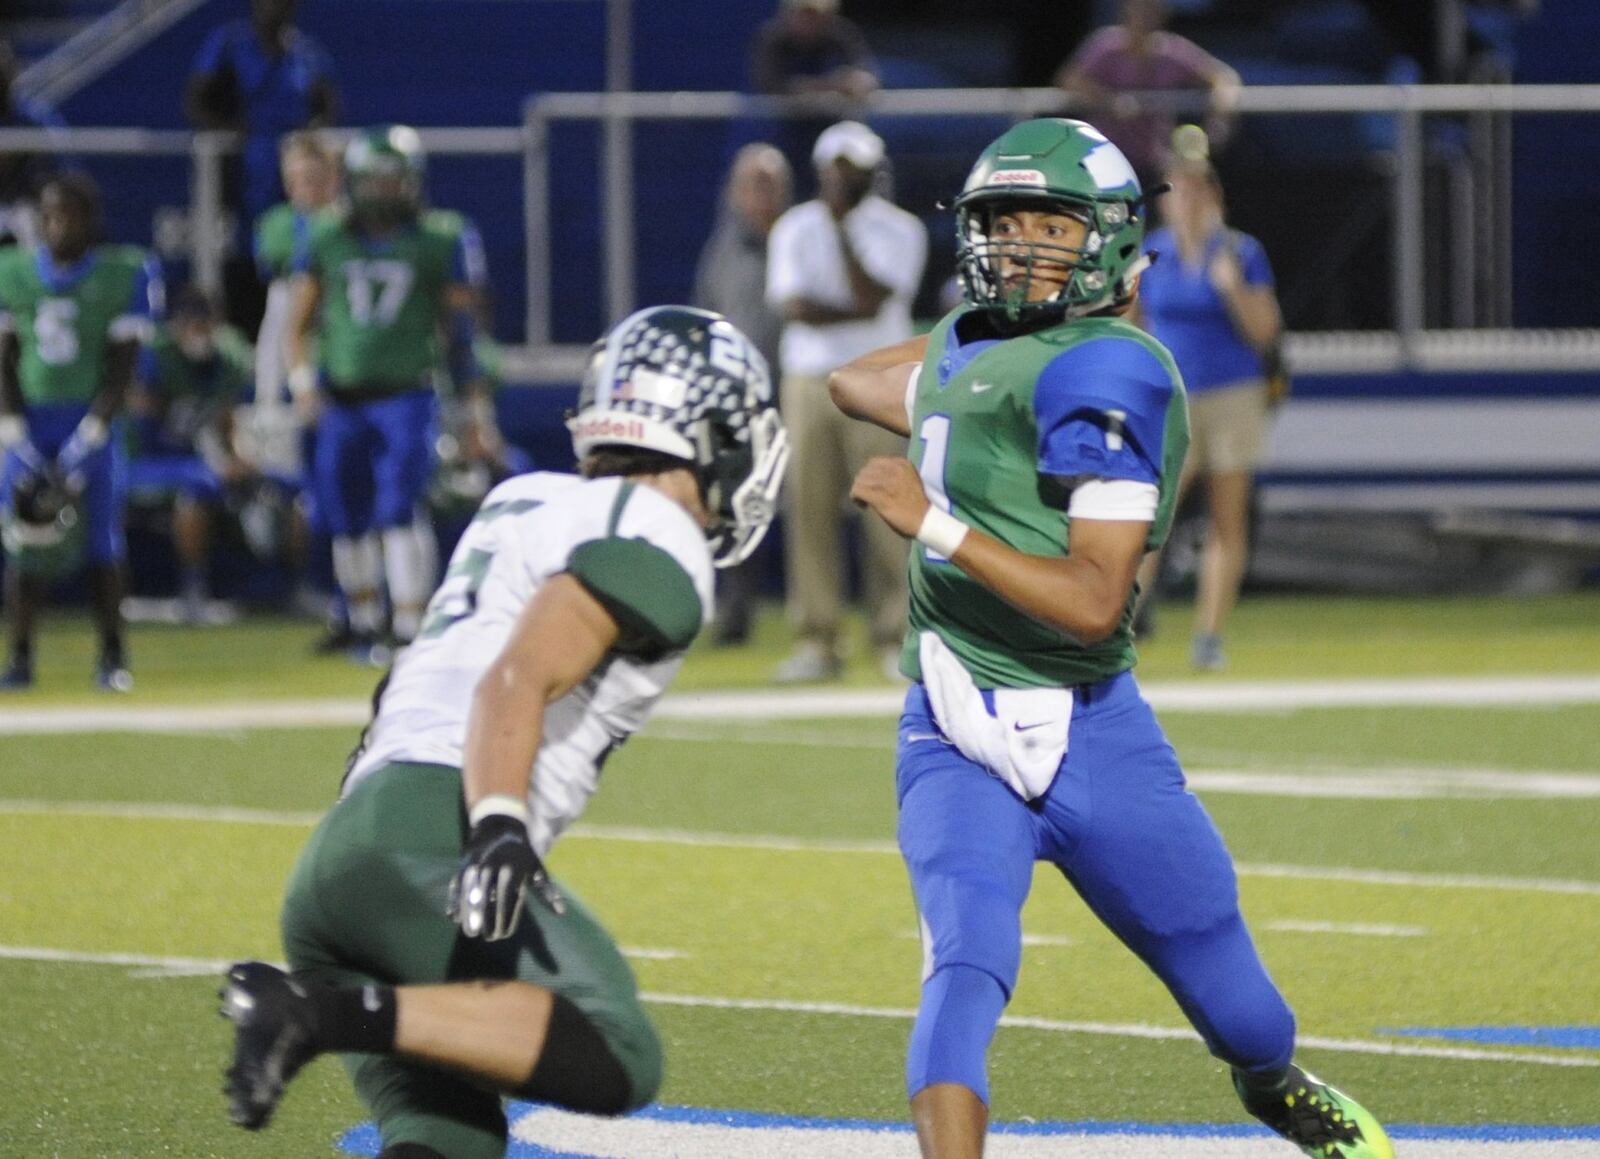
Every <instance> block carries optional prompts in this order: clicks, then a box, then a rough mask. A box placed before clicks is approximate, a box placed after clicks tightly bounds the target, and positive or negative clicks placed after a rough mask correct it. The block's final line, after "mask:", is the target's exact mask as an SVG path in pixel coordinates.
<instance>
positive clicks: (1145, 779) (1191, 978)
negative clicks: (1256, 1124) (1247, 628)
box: [895, 673, 1294, 1102]
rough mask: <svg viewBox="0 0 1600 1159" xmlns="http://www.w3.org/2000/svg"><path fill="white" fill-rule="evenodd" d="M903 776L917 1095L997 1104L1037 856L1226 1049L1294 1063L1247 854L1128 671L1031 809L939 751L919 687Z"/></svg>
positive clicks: (912, 1086)
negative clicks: (915, 952) (1249, 919)
mask: <svg viewBox="0 0 1600 1159" xmlns="http://www.w3.org/2000/svg"><path fill="white" fill-rule="evenodd" d="M895 776H896V791H897V795H898V799H899V805H900V821H899V841H900V851H901V854H902V855H903V856H904V858H905V862H906V867H907V869H908V871H909V873H910V876H911V886H912V891H913V894H914V896H915V901H916V905H917V911H918V914H919V916H920V918H921V921H922V927H923V930H922V933H923V950H924V955H925V963H924V977H923V995H922V1004H921V1007H920V1009H919V1011H918V1015H917V1021H916V1025H915V1026H914V1028H913V1030H912V1037H911V1048H910V1051H909V1056H908V1059H907V1067H906V1083H907V1088H908V1090H909V1093H910V1094H913V1095H915V1094H916V1093H917V1092H918V1091H919V1090H921V1089H922V1088H923V1087H926V1086H930V1085H932V1084H935V1083H948V1082H955V1083H960V1084H962V1085H964V1086H966V1087H968V1088H969V1089H971V1090H973V1091H975V1092H976V1093H977V1094H978V1095H979V1097H980V1098H983V1099H984V1101H985V1102H987V1101H988V1087H987V1079H986V1077H985V1068H984V1061H983V1060H984V1054H985V1053H986V1051H987V1047H988V1044H989V1040H990V1039H991V1038H992V1036H993V1034H994V1029H995V1023H996V1021H997V1020H998V1019H999V1017H1000V1012H1001V1010H1002V1009H1003V1008H1004V1006H1005V1003H1006V1002H1007V1001H1009V1000H1010V997H1011V992H1012V989H1013V987H1014V986H1015V984H1016V980H1017V971H1018V968H1019V966H1020V962H1021V944H1022V923H1021V913H1022V905H1023V902H1024V901H1026V900H1027V897H1028V890H1029V887H1030V886H1031V885H1032V882H1033V868H1034V863H1035V862H1036V861H1047V862H1050V863H1051V864H1052V865H1054V866H1056V868H1058V869H1059V870H1060V871H1061V873H1062V875H1063V876H1065V877H1066V879H1067V881H1068V882H1069V883H1070V884H1071V885H1072V887H1073V888H1074V889H1075V890H1077V892H1078V894H1079V896H1080V897H1082V898H1083V900H1084V902H1085V903H1086V904H1087V905H1088V906H1089V908H1090V910H1092V911H1093V912H1094V914H1095V916H1096V917H1098V918H1099V919H1100V920H1101V921H1102V922H1103V923H1104V924H1105V925H1106V926H1107V928H1109V929H1110V930H1111V932H1112V933H1114V934H1115V935H1116V936H1117V937H1118V938H1119V939H1120V940H1121V941H1122V942H1123V944H1124V945H1126V946H1127V947H1128V948H1129V949H1130V950H1132V951H1133V952H1134V953H1135V954H1137V955H1138V956H1139V958H1140V959H1141V960H1142V961H1143V962H1144V963H1145V965H1147V966H1149V967H1150V969H1151V970H1153V971H1154V972H1155V974H1156V976H1157V977H1159V978H1160V979H1161V981H1162V982H1163V983H1164V984H1165V985H1166V987H1167V989H1168V990H1169V991H1171V993H1172V996H1173V997H1174V998H1175V999H1176V1000H1177V1002H1178V1005H1179V1007H1180V1008H1181V1009H1182V1010H1183V1012H1184V1014H1185V1015H1186V1016H1187V1017H1188V1019H1189V1021H1190V1022H1191V1023H1193V1024H1194V1026H1195V1028H1196V1029H1197V1030H1198V1031H1199V1032H1200V1035H1201V1037H1202V1038H1203V1039H1204V1040H1205V1043H1206V1045H1207V1047H1208V1048H1209V1049H1210V1050H1211V1053H1212V1054H1214V1055H1216V1056H1217V1057H1218V1058H1220V1059H1222V1060H1223V1061H1225V1062H1227V1063H1229V1064H1231V1065H1233V1066H1237V1067H1241V1068H1243V1069H1245V1070H1252V1071H1267V1070H1271V1069H1275V1068H1278V1067H1282V1066H1285V1065H1287V1064H1288V1062H1289V1059H1290V1056H1291V1055H1292V1053H1293V1048H1294V1015H1293V1014H1292V1013H1291V1012H1290V1010H1289V1007H1288V1005H1287V1003H1285V1001H1284V999H1283V996H1282V995H1281V994H1280V993H1279V992H1278V989H1277V987H1276V986H1275V985H1274V984H1273V982H1272V979H1271V978H1270V977H1269V976H1268V975H1267V971H1266V968H1265V967H1264V966H1263V965H1262V962H1261V959H1260V956H1259V955H1258V954H1257V953H1256V949H1255V945H1254V943H1253V942H1252V941H1251V939H1250V934H1249V931H1248V930H1247V929H1246V928H1245V924H1244V920H1243V918H1242V917H1241V915H1240V912H1239V894H1238V881H1237V878H1236V877H1235V874H1234V869H1233V862H1232V859H1231V858H1230V857H1229V854H1228V851H1227V849H1226V847H1225V846H1224V845H1223V843H1222V837H1221V835H1220V834H1219V833H1218V832H1217V829H1216V827H1215V826H1214V825H1213V824H1212V822H1211V818H1210V817H1209V816H1208V815H1207V813H1206V811H1205V809H1204V807H1203V806H1202V805H1201V804H1200V801H1199V800H1198V799H1197V798H1196V797H1195V796H1194V795H1193V794H1191V793H1189V792H1188V790H1187V789H1186V787H1185V783H1184V778H1183V771H1182V769H1181V768H1180V767H1179V765H1178V758H1177V754H1176V753H1174V752H1173V750H1172V746H1171V745H1170V744H1169V743H1168V742H1167V738H1166V736H1165V734H1163V732H1162V731H1161V726H1160V725H1159V724H1158V723H1157V722H1156V719H1155V714H1154V713H1153V712H1152V711H1151V710H1150V706H1149V704H1147V703H1146V702H1145V700H1144V697H1143V696H1142V695H1141V694H1140V692H1139V688H1138V685H1137V683H1136V682H1135V681H1134V679H1133V675H1132V674H1131V673H1123V674H1122V675H1120V676H1115V677H1112V678H1111V679H1109V680H1106V681H1103V682H1101V683H1099V684H1093V685H1087V686H1083V687H1080V688H1079V689H1078V690H1077V691H1076V694H1075V696H1074V705H1073V710H1072V724H1071V728H1070V730H1069V735H1068V747H1067V755H1066V758H1065V759H1064V760H1063V761H1062V764H1061V768H1060V771H1059V772H1058V773H1057V775H1056V779H1055V782H1054V783H1053V784H1052V785H1051V787H1050V789H1049V790H1048V791H1047V792H1046V793H1045V794H1044V795H1043V796H1042V797H1040V798H1038V799H1037V800H1035V801H1033V802H1025V801H1023V799H1022V798H1021V797H1020V796H1018V795H1017V794H1016V793H1015V792H1013V791H1012V789H1011V788H1010V787H1009V786H1008V785H1006V784H1005V782H1003V781H1001V780H1000V779H998V778H997V777H995V776H993V775H991V774H990V773H988V772H987V771H986V770H984V769H983V767H982V766H980V765H977V764H975V763H973V762H972V761H969V760H968V759H967V758H966V757H964V756H962V755H961V753H960V752H959V751H958V750H957V749H956V748H955V747H953V746H952V745H950V744H948V743H946V742H945V741H944V740H943V739H941V736H940V732H939V728H938V726H937V725H936V724H935V723H934V721H933V716H932V712H931V710H930V709H929V706H928V698H927V694H926V692H925V691H924V690H923V688H922V686H921V685H919V684H914V685H912V686H911V689H910V691H909V692H908V694H907V696H906V705H905V711H904V714H903V715H902V716H901V719H900V735H899V747H898V753H897V757H896V768H895Z"/></svg>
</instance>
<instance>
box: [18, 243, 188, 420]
mask: <svg viewBox="0 0 1600 1159" xmlns="http://www.w3.org/2000/svg"><path fill="white" fill-rule="evenodd" d="M160 311H161V277H160V274H159V273H158V272H157V270H156V268H155V265H154V263H153V262H152V261H151V260H150V259H149V258H148V256H147V255H146V254H145V252H144V251H143V250H141V249H136V248H135V247H133V246H123V245H102V246H96V247H94V248H93V249H91V250H90V251H89V252H88V253H87V254H85V255H84V256H83V257H82V258H80V259H79V260H78V261H76V262H74V263H73V264H72V265H70V266H58V265H57V264H56V263H55V261H54V260H53V259H52V258H51V257H50V253H49V251H48V250H46V249H44V248H40V249H38V250H23V249H18V248H12V249H3V250H0V329H9V330H12V331H14V332H15V333H16V335H17V340H18V343H19V344H20V346H21V353H22V357H21V360H20V362H19V364H18V369H17V373H18V377H19V379H20V380H21V386H22V398H23V401H24V402H26V403H27V404H29V405H31V406H41V405H50V404H57V403H67V404H78V405H87V404H88V403H90V402H91V401H93V399H94V396H95V394H96V393H97V392H98V391H99V390H100V387H101V385H102V384H103V382H104V381H105V374H106V348H107V346H109V345H110V344H111V343H113V342H119V341H125V340H127V339H137V340H141V341H142V340H145V339H147V338H149V336H150V334H151V332H152V329H153V326H154V319H155V317H156V316H157V315H158V314H159V313H160Z"/></svg>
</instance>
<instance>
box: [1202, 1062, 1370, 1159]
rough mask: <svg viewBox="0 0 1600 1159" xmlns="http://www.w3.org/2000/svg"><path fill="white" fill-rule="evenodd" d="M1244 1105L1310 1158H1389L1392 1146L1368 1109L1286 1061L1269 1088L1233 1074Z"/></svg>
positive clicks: (1235, 1086)
mask: <svg viewBox="0 0 1600 1159" xmlns="http://www.w3.org/2000/svg"><path fill="white" fill-rule="evenodd" d="M1233 1087H1234V1090H1236V1091H1238V1092H1239V1099H1240V1101H1241V1102H1243V1103H1244V1109H1245V1110H1247V1111H1249V1112H1250V1113H1251V1114H1252V1115H1254V1116H1255V1117H1256V1118H1258V1119H1260V1120H1261V1121H1262V1122H1263V1123H1265V1124H1266V1125H1267V1126H1269V1127H1271V1128H1272V1129H1273V1130H1274V1131H1276V1132H1277V1133H1278V1134H1280V1135H1282V1136H1283V1137H1284V1138H1285V1139H1287V1140H1289V1142H1291V1143H1295V1144H1298V1145H1299V1147H1300V1150H1302V1151H1304V1152H1305V1153H1306V1154H1307V1155H1311V1156H1314V1157H1315V1159H1394V1146H1393V1144H1391V1143H1390V1142H1389V1136H1388V1135H1386V1134H1384V1131H1383V1127H1382V1126H1381V1125H1380V1124H1379V1123H1378V1120H1377V1119H1375V1118H1374V1117H1373V1116H1372V1113H1371V1112H1370V1111H1368V1110H1367V1109H1366V1108H1365V1107H1363V1106H1362V1105H1361V1104H1360V1103H1358V1102H1356V1101H1355V1100H1354V1099H1352V1098H1351V1097H1350V1096H1349V1095H1347V1094H1345V1093H1344V1092H1343V1091H1340V1090H1336V1089H1334V1088H1333V1087H1330V1086H1329V1085H1328V1084H1327V1083H1325V1082H1322V1081H1320V1080H1319V1079H1318V1078H1317V1077H1316V1076H1315V1075H1310V1074H1307V1073H1306V1072H1305V1071H1303V1070H1301V1069H1300V1068H1299V1067H1297V1066H1291V1067H1290V1068H1289V1072H1288V1074H1287V1075H1285V1076H1284V1079H1283V1082H1282V1083H1280V1084H1279V1085H1278V1086H1276V1087H1274V1088H1272V1089H1270V1090H1262V1089H1258V1088H1255V1087H1252V1086H1251V1085H1249V1084H1247V1083H1245V1082H1244V1081H1242V1080H1241V1079H1240V1076H1239V1072H1238V1071H1235V1072H1234V1075H1233Z"/></svg>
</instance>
